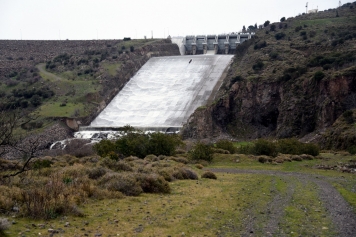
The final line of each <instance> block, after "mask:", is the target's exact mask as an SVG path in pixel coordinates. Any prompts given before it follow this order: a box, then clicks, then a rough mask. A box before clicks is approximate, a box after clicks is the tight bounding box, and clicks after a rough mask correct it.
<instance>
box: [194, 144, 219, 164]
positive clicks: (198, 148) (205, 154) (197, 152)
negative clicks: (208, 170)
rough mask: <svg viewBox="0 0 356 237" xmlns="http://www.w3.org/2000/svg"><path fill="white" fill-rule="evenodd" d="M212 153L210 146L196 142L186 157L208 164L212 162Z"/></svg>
mask: <svg viewBox="0 0 356 237" xmlns="http://www.w3.org/2000/svg"><path fill="white" fill-rule="evenodd" d="M213 153H214V151H213V149H212V148H211V145H208V144H204V143H202V142H198V143H196V144H195V145H194V146H193V148H192V149H191V150H190V151H189V153H188V156H189V158H190V159H192V160H205V161H208V162H210V161H212V160H213Z"/></svg>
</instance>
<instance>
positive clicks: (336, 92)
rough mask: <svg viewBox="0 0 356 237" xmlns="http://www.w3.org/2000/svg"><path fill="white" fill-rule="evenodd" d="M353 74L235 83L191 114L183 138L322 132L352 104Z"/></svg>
mask: <svg viewBox="0 0 356 237" xmlns="http://www.w3.org/2000/svg"><path fill="white" fill-rule="evenodd" d="M345 75H346V74H345ZM355 75H356V74H353V75H348V76H339V77H336V78H334V79H332V80H327V81H321V82H319V83H318V82H315V81H314V80H313V79H310V78H307V79H301V80H300V81H299V83H296V82H293V83H291V82H271V83H269V82H261V83H259V82H251V81H250V82H246V81H243V82H236V83H235V84H234V85H232V87H231V89H230V90H229V92H228V94H227V95H225V96H223V97H221V98H220V99H219V100H218V101H217V102H216V103H215V104H213V105H210V106H208V107H207V108H206V109H200V110H197V111H196V112H195V113H194V114H193V115H192V116H191V118H190V119H189V121H188V123H187V124H186V125H185V127H184V130H183V135H184V136H185V137H191V138H200V139H201V138H206V137H214V136H219V135H220V134H223V133H227V134H229V135H232V136H234V137H243V138H258V137H266V136H275V137H278V138H285V137H293V136H304V135H306V134H308V133H310V132H314V131H319V130H323V129H324V128H326V127H329V126H331V125H332V124H333V122H334V121H335V120H336V118H338V117H339V116H340V115H341V114H342V113H343V112H344V111H345V110H346V109H347V108H348V107H353V106H355V105H356V104H354V103H355V102H356V101H355V102H354V101H353V98H354V97H355V95H356V82H355V81H356V76H355Z"/></svg>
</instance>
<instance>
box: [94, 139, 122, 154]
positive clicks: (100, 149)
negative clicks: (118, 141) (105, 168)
mask: <svg viewBox="0 0 356 237" xmlns="http://www.w3.org/2000/svg"><path fill="white" fill-rule="evenodd" d="M93 149H94V151H95V152H96V153H97V154H98V155H99V156H101V157H106V156H108V155H109V153H110V152H115V151H117V149H116V146H115V143H114V142H113V141H110V140H101V141H100V142H99V143H96V144H95V145H94V147H93Z"/></svg>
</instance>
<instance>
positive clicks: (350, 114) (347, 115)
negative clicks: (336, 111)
mask: <svg viewBox="0 0 356 237" xmlns="http://www.w3.org/2000/svg"><path fill="white" fill-rule="evenodd" d="M342 117H344V119H345V121H346V123H348V124H352V123H353V122H354V118H353V112H352V110H347V111H345V112H344V113H343V114H342Z"/></svg>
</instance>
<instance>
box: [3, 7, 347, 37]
mask: <svg viewBox="0 0 356 237" xmlns="http://www.w3.org/2000/svg"><path fill="white" fill-rule="evenodd" d="M306 1H308V0H304V1H294V0H293V1H292V0H269V1H267V0H243V1H241V0H224V1H221V0H205V1H203V0H179V1H178V0H176V1H171V0H0V39H21V38H22V39H24V40H25V39H31V40H34V39H40V40H58V39H61V40H64V39H72V40H74V39H122V38H123V37H131V38H143V37H144V36H147V37H151V31H153V37H154V38H162V37H167V36H168V34H170V35H171V36H178V35H182V36H183V35H188V34H189V35H191V34H193V35H197V34H219V33H229V32H236V31H240V30H241V29H242V26H243V25H246V27H248V26H249V25H253V24H255V23H257V24H263V23H264V22H265V21H266V20H270V21H271V22H276V21H279V20H280V18H281V17H283V16H285V17H286V18H288V17H291V16H296V15H298V14H300V13H303V12H305V3H306ZM349 2H351V1H349ZM338 3H339V1H338V0H311V1H310V0H309V3H308V5H309V9H314V8H317V7H318V8H319V10H325V9H329V8H336V7H337V6H338ZM345 3H347V2H344V1H343V2H342V4H345Z"/></svg>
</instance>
